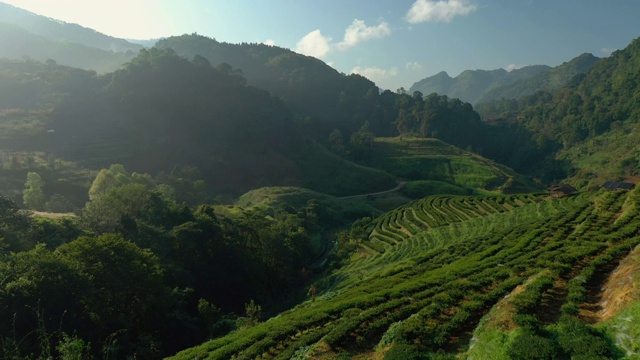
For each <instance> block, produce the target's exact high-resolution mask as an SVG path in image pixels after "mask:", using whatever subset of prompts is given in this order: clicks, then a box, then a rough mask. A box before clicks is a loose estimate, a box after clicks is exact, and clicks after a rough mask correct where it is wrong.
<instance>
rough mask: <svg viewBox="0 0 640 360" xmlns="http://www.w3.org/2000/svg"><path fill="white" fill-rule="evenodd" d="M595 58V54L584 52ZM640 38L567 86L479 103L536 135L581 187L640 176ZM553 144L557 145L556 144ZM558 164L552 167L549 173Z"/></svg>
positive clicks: (484, 110) (482, 110) (486, 111)
mask: <svg viewBox="0 0 640 360" xmlns="http://www.w3.org/2000/svg"><path fill="white" fill-rule="evenodd" d="M584 57H586V58H589V56H588V55H587V56H584ZM638 84H640V39H635V40H634V41H632V42H631V44H629V46H627V47H626V48H625V49H623V50H619V51H616V52H614V53H613V54H611V56H609V57H608V58H604V59H601V60H599V61H598V62H596V63H595V64H594V65H593V66H592V67H591V68H590V69H589V70H588V71H587V72H586V74H583V75H580V76H576V77H574V78H573V79H572V80H571V81H570V82H569V84H567V86H566V87H563V88H560V89H557V90H554V91H540V92H537V93H535V94H533V95H531V96H527V97H524V98H520V99H518V100H515V99H503V100H501V101H493V102H486V103H483V104H479V106H478V111H479V112H480V113H481V114H482V116H483V117H485V118H502V119H504V120H505V121H507V122H508V123H509V124H511V125H510V126H520V127H521V128H523V129H526V130H527V131H530V132H531V133H533V134H534V137H535V138H536V141H537V143H538V144H549V143H555V144H557V145H558V146H557V147H556V149H555V150H553V151H552V152H550V153H549V155H550V156H555V157H556V158H557V159H560V160H561V161H562V162H564V163H565V164H567V165H569V167H568V169H566V170H569V171H567V174H566V175H569V176H571V178H572V180H573V181H574V183H575V184H577V185H578V186H586V185H591V186H598V185H601V184H602V183H604V182H605V181H609V180H622V179H625V178H635V177H636V176H637V174H639V173H640V165H639V163H638V160H637V153H638V146H637V144H638V138H639V136H638V134H637V131H636V130H635V129H636V128H637V126H638V123H639V121H640V120H639V119H640V105H639V104H640V103H639V102H638V101H637V99H638V98H639V97H640V87H638ZM550 149H551V148H550ZM556 170H557V169H547V171H548V172H551V171H556Z"/></svg>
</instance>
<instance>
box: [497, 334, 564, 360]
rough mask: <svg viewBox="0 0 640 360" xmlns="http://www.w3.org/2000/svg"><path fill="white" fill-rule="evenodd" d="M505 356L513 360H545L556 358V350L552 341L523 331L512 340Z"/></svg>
mask: <svg viewBox="0 0 640 360" xmlns="http://www.w3.org/2000/svg"><path fill="white" fill-rule="evenodd" d="M507 354H508V355H509V357H510V358H511V359H513V360H547V359H554V358H556V357H557V355H558V348H557V347H556V345H555V344H554V343H553V341H551V340H549V339H547V338H544V337H542V336H540V335H537V334H535V333H532V332H529V331H524V332H522V333H521V334H519V335H518V336H516V337H515V338H514V339H513V341H512V342H511V344H510V345H509V349H508V350H507Z"/></svg>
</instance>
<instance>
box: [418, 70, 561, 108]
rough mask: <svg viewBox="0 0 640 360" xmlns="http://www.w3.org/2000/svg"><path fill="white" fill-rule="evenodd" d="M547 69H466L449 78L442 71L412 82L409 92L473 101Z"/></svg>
mask: <svg viewBox="0 0 640 360" xmlns="http://www.w3.org/2000/svg"><path fill="white" fill-rule="evenodd" d="M548 69H550V68H549V67H548V66H545V65H535V66H525V67H523V68H520V69H516V70H512V71H510V72H507V71H506V70H504V69H496V70H466V71H463V72H462V73H460V75H458V76H456V77H455V78H451V77H450V76H449V75H448V74H447V73H446V72H444V71H443V72H440V73H438V74H436V75H434V76H431V77H427V78H424V79H422V80H420V81H418V82H416V83H414V84H413V85H411V88H410V89H409V92H411V93H413V92H414V91H419V92H421V93H422V94H424V95H428V94H431V93H434V92H435V93H437V94H439V95H447V96H449V97H452V98H458V99H460V100H462V101H465V102H469V103H475V102H477V101H478V99H480V98H481V97H482V96H483V95H484V94H485V93H487V91H489V90H491V89H493V88H496V87H499V86H503V85H506V84H510V83H512V82H515V81H518V80H521V79H527V78H529V77H532V76H534V75H536V74H538V73H540V72H543V71H546V70H548Z"/></svg>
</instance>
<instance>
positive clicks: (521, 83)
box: [476, 54, 600, 103]
mask: <svg viewBox="0 0 640 360" xmlns="http://www.w3.org/2000/svg"><path fill="white" fill-rule="evenodd" d="M598 60H600V58H597V57H595V56H593V55H592V54H582V55H580V56H578V57H576V58H574V59H571V60H570V61H568V62H565V63H563V64H561V65H558V66H556V67H554V68H551V69H548V70H545V71H542V72H540V73H538V74H536V75H533V76H531V77H529V78H524V79H519V80H517V81H514V82H512V83H510V84H507V85H502V86H498V87H494V88H492V89H489V90H487V91H486V92H485V93H484V94H483V95H482V97H480V98H479V99H478V100H477V101H476V102H477V103H482V102H487V101H492V100H499V99H502V98H505V99H519V98H521V97H524V96H528V95H532V94H534V93H536V92H538V91H541V90H555V89H559V88H561V87H563V86H564V85H566V84H568V83H569V82H570V81H571V79H573V78H574V77H575V76H577V75H580V74H585V73H586V72H587V71H588V70H589V69H590V68H591V67H592V66H593V65H594V64H595V63H596V62H597V61H598Z"/></svg>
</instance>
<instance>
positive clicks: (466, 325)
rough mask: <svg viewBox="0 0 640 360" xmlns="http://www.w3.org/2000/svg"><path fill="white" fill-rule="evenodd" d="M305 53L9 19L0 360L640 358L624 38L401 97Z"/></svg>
mask: <svg viewBox="0 0 640 360" xmlns="http://www.w3.org/2000/svg"><path fill="white" fill-rule="evenodd" d="M423 2H424V3H426V4H427V5H429V6H431V5H434V4H436V3H435V2H433V1H430V0H424V1H423V0H417V1H416V2H415V4H418V5H419V4H421V3H423ZM457 3H458V2H456V4H457ZM438 4H440V5H439V6H449V5H451V3H450V2H449V1H444V0H443V1H441V2H438ZM459 4H462V5H460V6H463V5H464V6H467V7H466V9H467V10H468V11H469V13H472V12H474V11H476V10H477V11H481V10H479V8H474V7H473V6H475V5H474V4H475V3H472V2H468V1H461V2H459ZM185 6H186V5H185ZM416 6H417V5H416ZM434 6H435V5H434ZM469 6H470V7H469ZM412 9H413V8H412ZM434 9H435V8H434ZM292 11H293V10H292ZM412 11H413V10H412ZM416 11H417V10H416ZM433 11H435V10H433ZM193 14H194V15H193V16H196V15H195V14H196V13H195V12H194V13H193ZM458 15H459V14H458ZM408 19H409V14H407V15H406V17H405V18H404V20H403V21H405V22H410V21H409V20H408ZM141 21H142V19H141ZM442 21H443V23H442V24H440V25H442V26H452V24H450V23H449V20H446V21H445V20H442ZM411 24H412V25H411V26H415V27H416V29H417V28H418V25H416V24H415V23H411ZM398 29H400V27H393V28H392V27H389V26H388V24H387V23H386V22H384V21H383V20H380V23H379V25H377V26H367V25H366V24H365V23H364V21H362V20H358V19H355V20H354V21H353V23H352V24H351V25H349V26H348V27H347V29H346V30H345V37H344V39H343V40H342V41H339V40H336V41H334V40H332V38H331V36H328V35H324V36H323V35H322V34H321V33H320V31H319V30H317V32H312V33H309V36H311V35H313V36H315V37H311V38H306V37H305V38H306V40H305V41H308V40H309V39H315V40H317V41H318V40H323V41H324V42H325V43H326V49H325V50H326V53H327V54H329V55H334V56H338V54H343V53H346V52H348V51H349V50H350V49H352V48H354V47H356V45H358V46H361V45H363V44H362V42H366V41H370V40H379V41H382V40H383V38H384V37H386V36H392V34H394V32H395V31H400V30H398ZM405 30H406V29H405ZM405 30H402V31H405ZM416 31H418V30H416ZM303 40H304V39H303ZM303 40H300V43H299V44H298V45H300V46H298V47H296V48H295V49H294V48H291V49H290V48H287V47H285V46H277V45H273V44H272V42H268V43H267V42H266V41H265V42H262V43H247V42H242V43H232V42H225V41H221V40H217V39H216V38H214V37H209V36H205V35H199V34H198V33H195V32H192V33H190V34H186V33H185V34H183V35H172V36H167V37H163V38H159V39H158V40H157V41H150V40H149V41H144V40H140V41H136V42H133V41H127V40H124V39H120V38H117V37H112V36H108V35H105V34H102V33H100V32H98V31H95V30H93V29H90V28H87V27H83V26H80V25H77V24H72V23H66V22H64V21H59V20H55V19H53V18H47V17H44V16H40V15H37V14H35V13H31V12H29V11H26V10H22V9H20V8H17V7H14V6H12V5H9V4H4V3H0V316H1V317H2V318H3V319H6V321H4V322H1V323H0V358H3V359H11V360H25V359H78V360H85V359H87V360H88V359H161V358H167V359H185V360H186V359H221V360H222V359H224V360H226V359H295V360H303V359H316V360H329V359H352V360H364V359H378V360H394V359H395V360H399V359H402V360H414V359H415V360H419V359H420V360H423V359H427V360H447V359H483V360H484V359H500V360H502V359H512V360H521V359H636V358H638V357H639V356H640V325H638V324H640V290H639V289H638V286H637V284H638V283H639V282H638V281H639V279H640V255H639V254H640V188H638V183H639V181H640V148H639V147H638V143H639V141H638V140H640V135H639V134H640V132H639V131H640V130H638V129H639V126H640V102H639V101H638V99H640V87H638V85H639V84H640V38H637V39H635V40H632V41H631V42H630V43H629V44H627V45H626V47H624V48H622V49H620V50H616V51H610V55H607V56H604V57H602V58H599V57H596V56H594V55H592V54H591V53H586V52H584V51H582V55H578V54H580V53H581V52H578V53H577V54H574V55H573V58H569V59H567V61H566V62H563V63H562V64H560V65H557V66H553V67H552V66H547V65H527V66H516V65H515V64H511V65H509V66H506V67H505V68H500V69H496V70H465V71H462V72H461V73H460V74H459V75H458V76H456V77H451V76H449V75H448V73H447V72H444V71H442V72H439V73H437V74H436V75H433V76H429V77H425V78H423V79H422V80H418V81H415V82H414V84H413V86H411V87H410V90H409V91H407V90H406V89H405V88H404V87H400V88H399V89H397V90H396V91H391V90H388V89H386V90H385V89H383V88H381V87H380V85H379V84H378V83H376V82H374V81H372V80H371V79H373V78H374V77H375V74H377V75H378V76H381V77H382V78H383V79H384V77H385V76H386V77H393V76H396V75H394V74H397V73H399V72H402V71H404V72H409V71H417V70H419V69H420V66H419V65H420V64H418V63H417V62H408V63H406V65H405V66H404V70H402V69H400V70H398V68H396V67H394V68H391V70H384V69H378V70H379V71H377V72H371V71H370V72H365V71H355V70H358V69H360V70H362V69H363V68H362V69H361V67H360V64H361V63H360V61H363V60H362V59H364V56H363V57H362V58H361V59H359V60H358V65H357V67H356V68H354V71H352V72H351V73H343V72H341V71H339V70H336V69H338V65H336V64H335V63H333V62H332V61H325V60H326V59H325V58H323V56H324V55H322V54H321V55H317V56H311V55H310V54H309V53H308V52H303V51H301V50H300V49H301V48H302V47H301V44H303V43H304V42H303ZM141 44H145V45H144V46H143V45H141ZM416 47H417V46H416ZM443 49H444V48H443ZM425 51H426V50H425ZM389 52H391V51H389ZM364 53H365V52H363V54H364ZM325 55H326V54H325ZM433 58H434V59H435V58H437V57H435V56H434V57H433ZM434 61H435V60H434ZM334 66H335V67H334ZM394 69H395V70H394ZM372 74H374V75H372ZM365 75H366V76H365ZM418 78H419V77H418V76H417V75H416V76H415V79H418ZM611 182H616V183H617V182H625V184H624V186H622V187H615V186H614V187H612V188H611V187H610V188H605V186H604V184H606V183H611ZM559 189H560V190H563V191H559Z"/></svg>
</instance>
